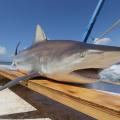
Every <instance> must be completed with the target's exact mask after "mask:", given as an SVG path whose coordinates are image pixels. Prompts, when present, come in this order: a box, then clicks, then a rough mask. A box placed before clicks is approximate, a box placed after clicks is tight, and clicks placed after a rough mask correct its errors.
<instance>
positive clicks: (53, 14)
mask: <svg viewBox="0 0 120 120" xmlns="http://www.w3.org/2000/svg"><path fill="white" fill-rule="evenodd" d="M97 3H98V0H0V51H2V52H0V58H5V56H9V57H10V56H13V53H14V51H15V47H16V44H17V43H18V41H21V45H20V49H23V48H26V47H28V46H30V45H31V44H32V41H33V40H34V37H35V27H36V25H37V24H40V25H41V26H42V28H43V29H44V31H45V33H46V35H47V37H48V38H49V39H54V40H55V39H59V40H61V39H67V40H79V41H82V36H83V34H84V32H85V31H86V28H87V25H88V22H89V20H90V18H91V16H92V14H93V11H94V9H95V7H96V5H97ZM119 11H120V0H106V1H105V4H104V6H103V9H102V10H101V12H100V15H99V16H98V20H97V22H96V23H95V26H94V28H93V31H92V33H91V36H92V37H94V38H97V37H99V35H101V34H102V33H103V32H104V31H105V30H106V29H107V28H108V27H110V26H111V25H112V24H113V23H114V22H115V21H116V20H118V19H119V18H120V13H119ZM119 33H120V25H119V26H118V27H117V28H115V29H114V30H113V31H112V32H111V33H109V34H108V35H106V36H105V37H106V38H109V39H111V42H110V43H109V45H114V46H120V40H119V38H120V34H119ZM89 41H90V40H89Z"/></svg>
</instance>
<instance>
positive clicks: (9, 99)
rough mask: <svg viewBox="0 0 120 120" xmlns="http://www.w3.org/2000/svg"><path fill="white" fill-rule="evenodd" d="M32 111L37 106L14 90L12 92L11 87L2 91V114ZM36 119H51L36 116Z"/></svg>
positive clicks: (0, 111) (0, 105) (0, 92)
mask: <svg viewBox="0 0 120 120" xmlns="http://www.w3.org/2000/svg"><path fill="white" fill-rule="evenodd" d="M30 111H36V108H34V107H33V106H32V105H30V104H29V103H27V102H26V101H25V100H23V99H22V98H20V97H19V96H18V95H16V94H15V93H14V92H12V91H11V90H9V89H5V90H4V91H0V116H2V115H10V114H15V113H24V112H30ZM36 119H37V120H38V119H39V120H50V119H49V118H36ZM0 120H1V119H0ZM26 120H27V119H26Z"/></svg>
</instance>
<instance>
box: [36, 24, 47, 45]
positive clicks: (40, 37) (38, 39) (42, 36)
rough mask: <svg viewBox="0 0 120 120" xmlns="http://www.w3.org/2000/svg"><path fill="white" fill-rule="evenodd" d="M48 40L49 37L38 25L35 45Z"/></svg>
mask: <svg viewBox="0 0 120 120" xmlns="http://www.w3.org/2000/svg"><path fill="white" fill-rule="evenodd" d="M46 40H47V37H46V35H45V33H44V31H43V30H42V28H41V26H40V25H37V26H36V33H35V40H34V43H38V42H42V41H46Z"/></svg>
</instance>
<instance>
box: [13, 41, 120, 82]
mask: <svg viewBox="0 0 120 120" xmlns="http://www.w3.org/2000/svg"><path fill="white" fill-rule="evenodd" d="M119 60H120V47H113V46H104V45H95V44H87V43H83V42H79V41H72V40H49V41H42V42H39V43H36V44H34V45H32V46H31V47H29V48H28V49H26V50H23V51H22V52H20V53H19V54H18V55H17V56H15V57H14V64H15V66H16V67H17V69H19V70H24V71H27V72H37V73H39V74H40V76H44V77H47V78H50V79H53V80H56V81H61V82H69V83H80V84H81V83H82V84H83V83H92V82H96V81H97V80H98V79H99V76H98V73H99V71H100V70H103V69H105V68H107V67H109V66H111V65H112V64H115V63H117V62H119ZM85 70H87V73H89V74H91V76H90V75H88V74H87V75H85ZM83 71H84V72H83ZM95 71H96V72H95ZM94 75H97V76H96V77H94Z"/></svg>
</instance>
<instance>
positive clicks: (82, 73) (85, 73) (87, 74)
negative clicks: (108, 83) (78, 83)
mask: <svg viewBox="0 0 120 120" xmlns="http://www.w3.org/2000/svg"><path fill="white" fill-rule="evenodd" d="M101 71H102V69H100V68H87V69H78V70H74V71H72V72H71V74H72V75H76V76H78V77H81V78H86V79H93V80H98V79H100V75H99V73H100V72H101Z"/></svg>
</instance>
